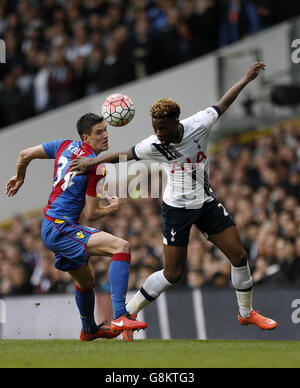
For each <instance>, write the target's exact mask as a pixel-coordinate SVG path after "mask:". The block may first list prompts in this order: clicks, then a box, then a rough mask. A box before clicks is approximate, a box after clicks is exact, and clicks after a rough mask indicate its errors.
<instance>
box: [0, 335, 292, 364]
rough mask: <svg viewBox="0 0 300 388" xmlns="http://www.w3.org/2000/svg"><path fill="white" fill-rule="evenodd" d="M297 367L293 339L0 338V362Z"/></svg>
mask: <svg viewBox="0 0 300 388" xmlns="http://www.w3.org/2000/svg"><path fill="white" fill-rule="evenodd" d="M15 367H18V368H20V367H21V368H39V367H40V368H60V367H61V368H87V367H88V368H94V367H95V368H96V367H97V368H215V367H217V368H252V367H253V368H299V367H300V342H298V341H227V340H226V341H222V340H214V341H210V340H208V341H199V340H136V341H134V342H131V343H126V342H124V341H121V340H105V339H103V340H102V339H101V340H96V341H94V342H86V343H82V342H80V341H77V340H45V341H42V340H0V368H15Z"/></svg>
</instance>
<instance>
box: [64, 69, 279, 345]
mask: <svg viewBox="0 0 300 388" xmlns="http://www.w3.org/2000/svg"><path fill="white" fill-rule="evenodd" d="M265 67H266V65H265V64H264V63H263V62H255V63H253V64H252V65H251V66H250V67H249V69H248V70H247V72H246V74H245V75H244V77H242V78H241V79H240V81H238V82H237V83H236V84H235V85H234V86H233V87H232V88H231V89H230V90H229V91H228V92H227V93H226V94H225V95H224V96H223V97H222V98H221V100H220V101H219V102H218V103H217V104H216V105H213V106H211V107H209V108H207V109H205V110H202V111H199V112H198V113H196V114H195V115H193V116H191V117H188V118H186V119H184V120H179V117H180V106H179V105H178V104H177V103H176V102H175V101H174V100H172V99H169V98H164V99H160V100H158V101H156V102H155V103H154V104H153V105H152V107H151V109H150V114H151V118H152V127H153V129H154V135H151V136H149V137H148V138H147V139H145V140H142V141H141V142H139V143H138V144H136V145H135V146H134V147H132V148H130V149H129V150H128V151H125V152H118V153H113V154H109V155H107V156H101V155H99V156H97V157H96V158H89V159H86V158H78V159H75V160H74V161H73V162H72V165H71V169H72V171H75V170H77V171H78V173H85V172H86V171H87V170H88V168H90V167H91V166H94V165H97V164H101V163H119V161H120V160H122V161H123V160H124V158H123V157H124V156H126V158H127V160H128V161H129V160H133V159H136V160H140V159H147V160H155V161H159V162H161V163H162V164H163V166H164V168H165V169H166V171H167V175H168V182H167V186H166V189H165V192H164V195H163V206H162V218H163V249H164V256H165V268H164V269H163V270H161V271H157V272H154V273H153V274H151V275H150V276H149V277H148V278H147V279H146V281H145V283H144V285H143V286H142V287H141V289H140V290H139V291H138V292H137V293H136V294H135V296H134V297H133V298H132V299H131V300H130V301H129V303H128V304H127V306H126V308H127V311H128V312H129V313H130V314H133V315H136V314H137V313H138V312H139V311H140V310H141V309H143V308H144V307H145V306H147V305H148V304H149V303H151V302H152V301H153V300H155V299H156V298H158V297H159V295H160V294H161V293H162V292H164V291H166V290H167V289H168V288H169V287H171V286H172V285H173V284H175V283H176V282H177V281H178V280H180V278H181V277H182V276H183V274H184V270H185V265H186V259H187V251H188V241H189V234H190V229H191V226H192V225H193V224H195V225H196V226H197V227H198V228H199V229H200V230H201V231H202V232H203V233H204V234H205V236H206V237H207V238H208V239H209V240H210V241H211V242H212V243H213V244H214V245H215V246H216V247H217V248H219V249H220V250H221V251H222V252H223V253H224V255H225V256H226V257H227V258H228V260H229V261H230V263H231V280H232V285H233V287H234V288H235V291H236V296H237V302H238V307H239V312H238V321H239V323H240V324H241V325H249V324H253V325H256V326H257V327H259V328H260V329H262V330H272V329H275V328H276V327H277V322H275V321H274V320H272V319H269V318H267V317H264V316H263V315H261V314H259V313H258V312H256V311H254V310H253V307H252V295H253V279H252V276H251V272H250V268H249V264H248V257H247V253H246V251H245V249H244V248H243V246H242V243H241V239H240V235H239V232H238V230H237V227H236V225H235V223H234V221H233V219H232V217H231V216H230V215H229V214H228V213H227V211H226V209H224V207H223V205H222V204H221V203H219V202H218V201H217V200H216V199H215V198H214V197H213V193H212V190H211V188H210V186H209V174H208V157H207V143H208V137H209V133H210V131H211V128H212V127H213V125H214V124H215V122H216V121H217V120H218V118H219V117H220V115H222V114H223V113H224V112H225V111H226V110H227V109H228V108H229V107H230V105H231V104H232V103H233V102H234V101H235V99H236V98H237V97H238V95H239V94H240V92H241V91H242V90H243V89H244V88H245V86H247V85H248V84H249V83H250V82H252V81H253V80H254V79H255V78H256V77H257V76H258V75H259V73H260V71H261V70H265ZM121 157H122V159H121ZM127 334H128V333H125V334H123V335H124V338H125V339H127V340H130V339H132V335H130V336H128V335H127Z"/></svg>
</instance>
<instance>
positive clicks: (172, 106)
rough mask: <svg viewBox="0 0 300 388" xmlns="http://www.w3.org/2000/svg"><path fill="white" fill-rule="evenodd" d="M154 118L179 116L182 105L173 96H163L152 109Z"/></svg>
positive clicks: (151, 112)
mask: <svg viewBox="0 0 300 388" xmlns="http://www.w3.org/2000/svg"><path fill="white" fill-rule="evenodd" d="M150 114H151V116H152V118H156V119H164V118H169V117H170V118H178V117H179V116H180V106H179V105H178V104H177V102H175V101H174V100H172V99H171V98H162V99H160V100H158V101H156V102H155V103H154V104H153V105H152V106H151V109H150Z"/></svg>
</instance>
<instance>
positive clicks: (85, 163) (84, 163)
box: [71, 149, 134, 174]
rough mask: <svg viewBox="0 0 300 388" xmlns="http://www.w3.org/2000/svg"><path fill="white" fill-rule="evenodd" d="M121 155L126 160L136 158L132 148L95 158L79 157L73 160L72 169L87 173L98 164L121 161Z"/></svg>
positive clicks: (79, 172)
mask: <svg viewBox="0 0 300 388" xmlns="http://www.w3.org/2000/svg"><path fill="white" fill-rule="evenodd" d="M121 157H124V159H125V160H126V161H129V160H132V159H134V158H133V155H132V150H131V149H130V150H128V151H125V152H117V153H112V154H108V155H106V156H101V155H98V156H97V157H95V158H83V157H78V158H76V159H74V160H73V161H72V163H71V171H77V172H78V174H85V173H86V172H87V171H88V169H89V168H91V167H93V166H96V165H97V164H102V163H119V162H120V158H121Z"/></svg>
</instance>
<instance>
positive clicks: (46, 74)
mask: <svg viewBox="0 0 300 388" xmlns="http://www.w3.org/2000/svg"><path fill="white" fill-rule="evenodd" d="M299 13H300V2H299V0H109V1H107V0H1V1H0V39H3V40H4V42H5V44H6V64H1V74H0V128H2V127H5V126H7V125H10V124H14V123H16V122H18V121H20V120H23V119H26V118H28V117H32V116H35V115H38V114H40V113H43V112H46V111H48V110H51V109H55V108H57V107H60V106H62V105H64V104H67V103H69V102H72V101H75V100H78V99H80V98H82V97H85V96H89V95H92V94H94V93H97V92H99V91H103V90H106V89H108V88H113V87H115V86H117V85H120V84H123V83H126V82H130V81H133V80H136V79H139V78H142V77H144V76H147V75H150V74H153V73H155V72H157V71H161V70H164V69H167V68H170V67H172V66H175V65H178V64H180V63H183V62H186V61H188V60H191V59H193V58H196V57H199V56H202V55H204V54H207V53H209V52H211V51H213V50H216V49H217V48H219V47H222V46H224V45H227V44H229V43H232V42H236V41H238V40H239V39H241V38H244V37H245V36H248V35H251V34H255V33H256V32H258V31H261V30H262V29H264V28H267V27H270V26H272V25H274V24H276V23H279V22H281V21H283V20H287V19H289V18H292V17H295V16H297V15H298V14H299Z"/></svg>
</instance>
